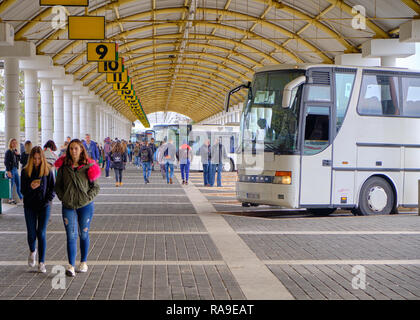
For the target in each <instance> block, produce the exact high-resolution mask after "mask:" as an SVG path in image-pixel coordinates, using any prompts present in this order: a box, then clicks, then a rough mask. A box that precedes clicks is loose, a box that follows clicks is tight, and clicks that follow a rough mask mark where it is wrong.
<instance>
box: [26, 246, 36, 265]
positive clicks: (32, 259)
mask: <svg viewBox="0 0 420 320" xmlns="http://www.w3.org/2000/svg"><path fill="white" fill-rule="evenodd" d="M35 260H36V250H35V251H34V252H31V253H29V257H28V266H30V267H31V268H33V267H35V265H36V261H35Z"/></svg>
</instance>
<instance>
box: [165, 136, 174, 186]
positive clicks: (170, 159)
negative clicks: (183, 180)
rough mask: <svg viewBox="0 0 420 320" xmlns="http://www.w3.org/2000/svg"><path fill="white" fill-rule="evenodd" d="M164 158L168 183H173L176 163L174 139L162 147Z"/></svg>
mask: <svg viewBox="0 0 420 320" xmlns="http://www.w3.org/2000/svg"><path fill="white" fill-rule="evenodd" d="M162 151H163V159H164V161H165V171H166V183H167V184H173V181H172V178H173V177H174V163H175V161H176V147H175V146H174V145H173V140H172V139H170V140H169V142H168V143H166V144H165V146H164V147H163V149H162ZM169 171H170V172H169Z"/></svg>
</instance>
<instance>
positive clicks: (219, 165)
mask: <svg viewBox="0 0 420 320" xmlns="http://www.w3.org/2000/svg"><path fill="white" fill-rule="evenodd" d="M211 155H212V158H211V162H212V164H211V166H212V170H211V182H210V185H211V186H213V185H214V178H215V175H216V169H217V186H218V187H221V186H222V171H223V162H224V161H225V160H226V159H227V153H226V148H225V146H224V145H223V144H222V137H219V139H218V140H216V143H215V144H214V145H213V147H212V148H211Z"/></svg>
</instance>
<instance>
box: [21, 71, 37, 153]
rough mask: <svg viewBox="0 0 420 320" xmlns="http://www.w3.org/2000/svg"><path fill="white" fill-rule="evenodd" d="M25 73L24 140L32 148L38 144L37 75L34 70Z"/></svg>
mask: <svg viewBox="0 0 420 320" xmlns="http://www.w3.org/2000/svg"><path fill="white" fill-rule="evenodd" d="M24 73H25V139H26V140H30V141H31V142H32V145H33V146H37V145H38V144H39V141H38V140H39V137H38V75H37V72H36V71H35V70H30V69H27V70H25V71H24Z"/></svg>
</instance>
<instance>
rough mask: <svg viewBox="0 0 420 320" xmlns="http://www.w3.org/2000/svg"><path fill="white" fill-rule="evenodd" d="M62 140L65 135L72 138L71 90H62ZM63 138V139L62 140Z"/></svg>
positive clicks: (65, 137)
mask: <svg viewBox="0 0 420 320" xmlns="http://www.w3.org/2000/svg"><path fill="white" fill-rule="evenodd" d="M63 100H64V131H63V138H64V140H66V139H67V137H70V138H71V139H73V138H74V132H73V92H72V91H71V90H64V99H63ZM64 140H63V141H64Z"/></svg>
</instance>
